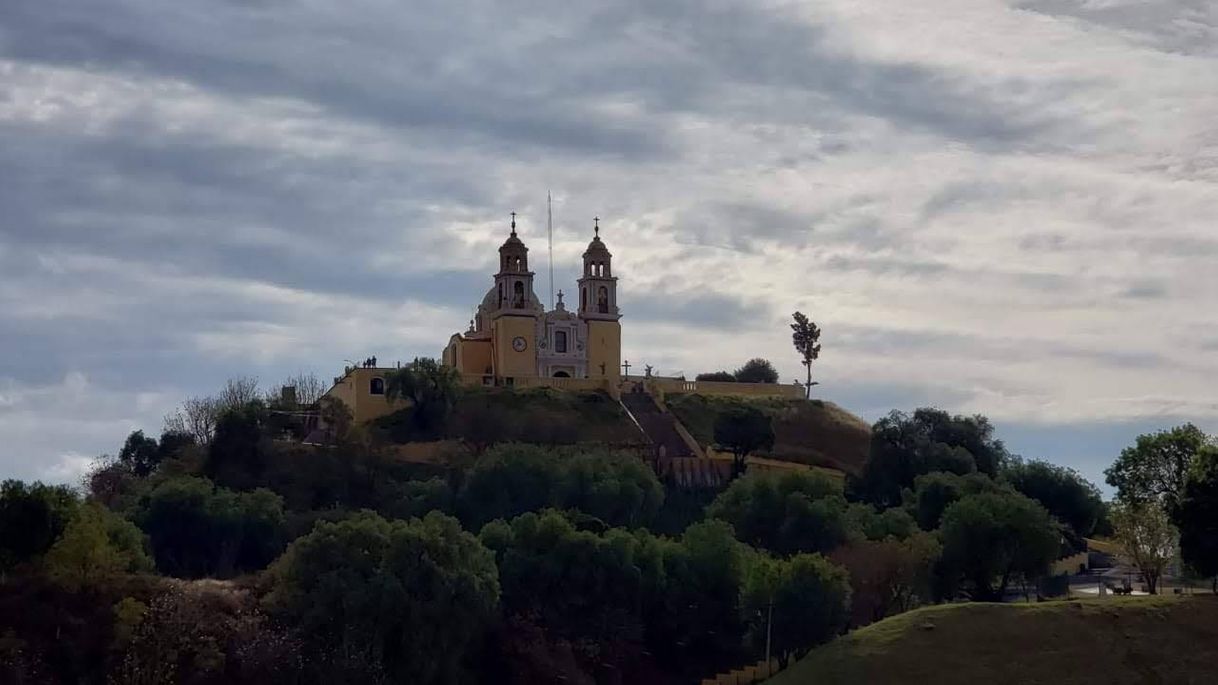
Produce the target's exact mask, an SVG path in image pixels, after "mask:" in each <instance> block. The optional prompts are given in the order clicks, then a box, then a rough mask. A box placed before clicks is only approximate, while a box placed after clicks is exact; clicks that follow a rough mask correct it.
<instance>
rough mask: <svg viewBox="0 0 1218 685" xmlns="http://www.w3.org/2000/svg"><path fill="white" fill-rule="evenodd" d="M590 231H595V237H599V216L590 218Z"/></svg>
mask: <svg viewBox="0 0 1218 685" xmlns="http://www.w3.org/2000/svg"><path fill="white" fill-rule="evenodd" d="M592 230H594V231H596V237H598V238H599V237H601V218H600V217H599V216H594V217H592Z"/></svg>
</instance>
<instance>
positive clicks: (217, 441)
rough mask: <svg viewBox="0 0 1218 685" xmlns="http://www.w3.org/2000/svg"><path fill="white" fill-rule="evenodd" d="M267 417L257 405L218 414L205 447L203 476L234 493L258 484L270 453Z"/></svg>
mask: <svg viewBox="0 0 1218 685" xmlns="http://www.w3.org/2000/svg"><path fill="white" fill-rule="evenodd" d="M268 416H269V415H268V413H267V410H266V407H265V406H264V405H263V404H262V402H260V401H253V402H249V403H248V404H245V405H241V406H239V407H234V408H231V409H227V410H225V411H224V412H223V413H221V414H220V417H219V420H218V421H217V422H216V431H215V435H214V436H213V437H212V440H211V444H210V445H209V446H208V452H207V461H206V463H205V464H204V468H203V472H204V475H206V476H208V477H209V478H211V479H212V480H214V481H215V482H216V483H219V484H220V485H223V486H225V487H230V488H233V489H236V490H248V489H250V488H253V487H256V486H257V485H258V484H259V483H261V482H262V480H263V476H264V471H265V468H266V462H267V460H268V459H269V456H270V453H271V451H272V445H271V439H270V436H269V435H267V434H266V427H267V426H266V424H267V418H268Z"/></svg>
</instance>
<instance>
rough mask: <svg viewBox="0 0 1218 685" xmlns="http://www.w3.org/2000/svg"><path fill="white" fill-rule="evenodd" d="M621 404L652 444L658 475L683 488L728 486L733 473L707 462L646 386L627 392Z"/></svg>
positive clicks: (653, 464)
mask: <svg viewBox="0 0 1218 685" xmlns="http://www.w3.org/2000/svg"><path fill="white" fill-rule="evenodd" d="M621 403H622V407H623V408H624V409H625V410H626V413H627V414H629V415H630V418H632V419H633V420H634V422H635V423H636V424H637V425H638V426H639V428H640V429H642V431H643V434H644V435H646V436H647V439H648V440H649V441H650V442H651V445H652V450H653V452H652V460H653V461H652V466H653V468H654V469H655V472H656V475H658V476H659V477H661V478H672V479H673V481H674V482H675V483H676V484H677V485H678V486H681V487H717V486H720V485H722V484H723V483H725V482H727V480H728V479H729V477H730V473H729V470H728V469H725V468H724V465H723V464H720V463H718V462H716V461H714V460H712V459H708V458H706V455H705V454H703V453H702V450H701V449H700V448H698V447H697V445H696V443H694V440H693V438H692V437H691V436H690V435H689V432H688V431H686V430H685V427H684V426H682V425H681V424H680V422H678V421H677V417H675V416H673V415H672V414H670V413H668V412H667V411H665V410H664V409H662V408H661V407H660V405H659V404H657V403H656V401H655V398H653V397H652V396H651V395H650V394H648V393H647V391H646V389H645V388H644V386H643V384H642V383H635V384H634V386H633V387H631V388H630V389H629V390H627V391H626V392H623V393H622V395H621Z"/></svg>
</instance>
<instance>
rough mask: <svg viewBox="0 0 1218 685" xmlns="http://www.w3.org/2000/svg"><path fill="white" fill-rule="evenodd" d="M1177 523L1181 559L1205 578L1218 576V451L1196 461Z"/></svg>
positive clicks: (1209, 450)
mask: <svg viewBox="0 0 1218 685" xmlns="http://www.w3.org/2000/svg"><path fill="white" fill-rule="evenodd" d="M1176 520H1177V524H1178V525H1179V527H1180V556H1181V558H1183V560H1184V562H1185V563H1186V564H1188V565H1189V566H1191V567H1192V568H1193V569H1195V570H1196V571H1197V572H1198V573H1200V574H1201V575H1202V576H1208V577H1211V578H1213V577H1215V576H1218V449H1215V448H1213V447H1209V448H1206V449H1203V450H1202V451H1201V452H1200V453H1199V454H1198V455H1197V456H1196V457H1195V458H1194V460H1193V465H1192V467H1191V468H1190V469H1189V472H1188V478H1187V479H1186V480H1185V482H1184V496H1183V497H1182V498H1181V500H1180V507H1179V510H1178V511H1177V512H1176Z"/></svg>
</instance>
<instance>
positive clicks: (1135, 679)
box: [768, 596, 1218, 685]
mask: <svg viewBox="0 0 1218 685" xmlns="http://www.w3.org/2000/svg"><path fill="white" fill-rule="evenodd" d="M1216 665H1218V599H1215V598H1213V597H1208V596H1205V597H1201V596H1197V597H1183V598H1181V597H1165V596H1161V597H1141V598H1132V599H1116V598H1109V599H1105V600H1083V601H1062V602H1045V603H1041V604H984V603H973V604H945V605H939V606H930V607H924V608H922V609H918V610H915V611H911V612H908V613H905V614H901V615H898V616H894V617H892V618H888V619H886V620H883V621H880V622H879V623H875V624H873V625H871V626H868V627H866V628H862V629H860V630H856V631H854V632H852V633H850V634H849V635H846V636H844V637H841V638H838V639H837V640H835V641H833V642H831V643H829V644H827V645H824V646H823V647H820V648H818V649H815V650H813V651H812V652H811V653H810V654H808V656H806V657H805V658H804V659H802V660H801V661H800V662H799V663H797V664H796V665H794V666H793V667H791V668H790V669H788V670H787V671H785V672H783V673H781V674H779V675H778V676H776V677H774V678H773V679H771V680H770V681H768V682H770V683H772V684H773V685H810V684H812V683H815V684H816V685H835V684H837V683H843V684H844V683H850V684H851V685H853V684H855V683H869V684H871V685H885V684H892V685H896V684H905V683H930V682H933V683H942V684H947V685H950V684H951V683H961V684H965V683H967V684H968V685H975V684H976V683H986V682H996V683H1011V684H1022V683H1028V684H1031V683H1074V684H1079V685H1081V684H1083V683H1104V684H1105V685H1120V684H1122V683H1203V682H1211V681H1212V678H1213V673H1214V669H1215V667H1216Z"/></svg>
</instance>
